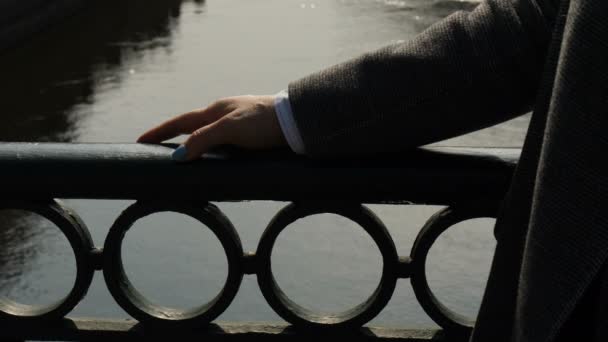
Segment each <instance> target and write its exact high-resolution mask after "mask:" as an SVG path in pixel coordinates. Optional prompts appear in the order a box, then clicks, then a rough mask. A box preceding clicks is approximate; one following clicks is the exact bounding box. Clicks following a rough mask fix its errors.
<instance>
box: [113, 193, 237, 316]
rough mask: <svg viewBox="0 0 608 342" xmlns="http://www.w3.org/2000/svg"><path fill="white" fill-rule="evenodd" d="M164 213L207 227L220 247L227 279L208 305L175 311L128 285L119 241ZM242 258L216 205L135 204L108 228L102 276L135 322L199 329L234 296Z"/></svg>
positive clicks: (228, 225) (232, 232)
mask: <svg viewBox="0 0 608 342" xmlns="http://www.w3.org/2000/svg"><path fill="white" fill-rule="evenodd" d="M166 211H170V212H176V213H180V214H183V215H187V216H190V217H192V218H194V219H196V220H198V221H199V222H201V223H202V224H203V225H205V226H206V227H208V228H209V229H210V230H211V231H212V232H213V234H215V236H216V237H217V238H218V240H219V241H220V243H221V244H222V247H223V248H224V251H225V253H226V258H227V261H228V277H227V279H226V283H225V284H224V286H223V288H222V290H221V291H220V293H219V294H218V295H216V296H215V297H214V298H213V299H212V300H211V301H209V302H208V303H206V304H203V305H201V306H199V307H196V308H193V309H190V310H176V309H172V308H167V307H164V306H159V305H156V304H153V303H151V302H150V301H149V300H147V299H146V298H145V297H144V296H143V295H142V294H141V293H140V292H139V291H137V289H136V288H135V287H134V286H133V285H132V284H131V282H130V281H129V278H128V277H127V275H126V273H125V269H124V265H123V262H122V242H123V239H124V236H125V234H126V232H127V231H128V230H129V229H130V228H131V227H132V226H133V224H134V223H135V222H136V221H137V220H139V219H141V218H143V217H145V216H148V215H150V214H154V213H158V212H166ZM242 257H243V248H242V245H241V241H240V239H239V236H238V234H237V232H236V230H235V229H234V226H233V225H232V223H231V222H230V221H229V220H228V218H227V217H226V216H225V215H224V214H223V213H222V212H221V211H220V210H219V209H218V208H217V207H216V206H214V205H212V204H206V205H205V206H202V207H201V206H199V205H195V204H192V203H160V202H136V203H135V204H133V205H131V206H130V207H128V208H127V209H126V210H125V211H123V212H122V214H121V215H120V216H119V217H118V218H117V219H116V221H115V222H114V225H113V226H112V227H111V228H110V232H109V233H108V236H107V238H106V241H105V244H104V267H103V275H104V278H105V281H106V284H107V286H108V289H109V290H110V293H111V294H112V296H113V297H114V299H115V300H116V302H117V303H118V304H119V305H120V306H121V307H122V308H123V309H124V310H125V311H126V312H127V313H128V314H129V315H131V316H132V317H134V318H135V319H137V320H138V321H140V322H142V323H155V324H159V325H163V326H173V325H180V326H186V325H187V326H196V327H201V326H204V325H207V324H208V323H209V322H211V321H213V320H214V319H215V318H217V316H219V315H220V314H221V313H222V312H224V310H226V309H227V308H228V306H229V305H230V303H231V302H232V300H233V299H234V297H235V296H236V293H237V292H238V290H239V287H240V285H241V281H242V279H243V271H242V266H241V259H242Z"/></svg>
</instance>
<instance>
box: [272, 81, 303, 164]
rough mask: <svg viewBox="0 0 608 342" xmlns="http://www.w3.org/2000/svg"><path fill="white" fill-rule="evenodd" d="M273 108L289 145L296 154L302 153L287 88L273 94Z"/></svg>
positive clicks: (300, 140) (298, 132) (301, 143)
mask: <svg viewBox="0 0 608 342" xmlns="http://www.w3.org/2000/svg"><path fill="white" fill-rule="evenodd" d="M274 110H275V112H276V113H277V118H278V119H279V125H280V126H281V130H282V131H283V135H284V136H285V140H287V144H288V145H289V147H290V148H291V149H292V150H293V151H294V152H295V153H297V154H304V141H303V140H302V135H300V131H299V130H298V126H297V125H296V121H295V119H294V117H293V111H292V110H291V103H290V102H289V94H288V93H287V90H281V91H280V92H278V93H277V94H276V95H275V97H274Z"/></svg>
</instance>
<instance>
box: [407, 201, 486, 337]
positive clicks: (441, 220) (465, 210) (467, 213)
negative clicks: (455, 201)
mask: <svg viewBox="0 0 608 342" xmlns="http://www.w3.org/2000/svg"><path fill="white" fill-rule="evenodd" d="M497 212H498V209H497V206H488V205H483V206H472V205H468V206H455V207H447V208H444V209H442V210H441V211H439V212H437V213H435V214H434V215H433V216H431V218H429V220H428V221H427V222H426V224H425V225H424V227H422V229H421V230H420V232H419V233H418V236H417V237H416V241H415V242H414V245H413V247H412V253H411V260H412V263H411V271H412V272H411V283H412V287H413V289H414V294H415V295H416V298H417V299H418V302H419V303H420V305H421V306H422V308H423V309H424V311H425V312H426V313H427V314H428V315H429V317H431V319H433V321H435V323H437V324H438V325H439V326H440V327H442V328H443V329H445V330H446V331H450V332H455V333H463V334H468V333H470V332H471V330H472V329H473V326H474V325H475V321H474V320H472V319H470V318H468V317H466V316H463V315H461V314H459V313H457V312H455V311H453V310H451V309H449V308H448V307H447V306H445V305H444V304H443V303H441V301H440V300H439V299H438V298H437V297H436V296H435V294H434V293H433V291H431V288H430V287H429V283H428V280H427V277H426V259H427V256H428V253H429V251H430V249H431V247H432V246H433V244H434V243H435V241H436V240H437V238H438V237H439V236H440V235H441V234H442V233H443V232H445V231H446V230H447V229H448V228H450V227H451V226H453V225H455V224H457V223H459V222H462V221H466V220H470V219H474V218H482V217H491V218H495V217H496V215H497Z"/></svg>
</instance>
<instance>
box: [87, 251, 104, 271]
mask: <svg viewBox="0 0 608 342" xmlns="http://www.w3.org/2000/svg"><path fill="white" fill-rule="evenodd" d="M89 255H90V256H91V263H92V264H93V268H95V270H96V271H101V270H102V269H103V248H101V247H95V248H93V249H91V251H90V252H89Z"/></svg>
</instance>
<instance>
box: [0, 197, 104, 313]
mask: <svg viewBox="0 0 608 342" xmlns="http://www.w3.org/2000/svg"><path fill="white" fill-rule="evenodd" d="M0 210H23V211H27V212H31V213H35V214H38V215H40V216H42V217H44V218H45V219H47V220H49V221H50V222H51V223H53V224H54V225H55V226H57V228H59V230H60V231H61V232H62V233H63V235H64V236H65V237H66V238H67V240H68V242H69V244H70V246H71V248H72V250H73V251H74V257H75V258H76V280H75V281H74V286H73V287H72V289H71V290H70V292H69V293H68V294H67V295H66V296H65V297H64V298H63V299H60V300H58V301H57V302H55V303H53V304H51V305H48V306H42V307H41V306H33V305H25V304H20V303H16V302H14V301H12V300H9V299H8V298H0V320H16V321H49V320H58V319H61V318H63V317H65V315H67V314H68V313H69V312H70V311H72V309H73V308H74V307H75V306H76V305H77V304H78V303H79V302H80V301H81V300H82V298H84V296H85V295H86V293H87V291H88V289H89V287H90V285H91V281H92V280H93V273H94V272H95V268H94V265H93V262H92V260H91V256H90V252H91V251H92V250H93V248H94V246H93V240H92V239H91V235H90V233H89V230H88V229H87V227H86V226H85V225H84V223H83V221H82V220H81V219H80V217H78V215H77V214H76V213H75V212H73V211H72V210H70V209H69V208H67V207H66V206H64V205H63V204H62V203H61V202H59V201H57V200H51V201H44V202H2V203H0Z"/></svg>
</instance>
